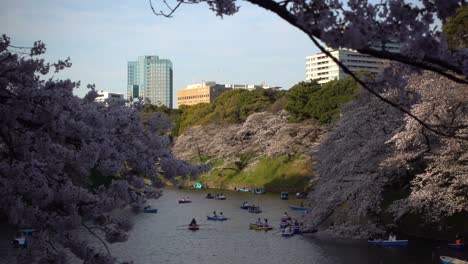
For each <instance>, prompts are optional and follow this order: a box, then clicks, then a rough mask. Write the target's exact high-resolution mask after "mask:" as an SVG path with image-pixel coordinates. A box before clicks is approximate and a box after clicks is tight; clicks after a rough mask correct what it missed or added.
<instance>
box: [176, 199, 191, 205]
mask: <svg viewBox="0 0 468 264" xmlns="http://www.w3.org/2000/svg"><path fill="white" fill-rule="evenodd" d="M191 202H192V201H191V200H187V199H180V200H179V203H180V204H181V203H191Z"/></svg>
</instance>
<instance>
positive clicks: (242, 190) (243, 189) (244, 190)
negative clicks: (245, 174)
mask: <svg viewBox="0 0 468 264" xmlns="http://www.w3.org/2000/svg"><path fill="white" fill-rule="evenodd" d="M237 191H238V192H250V190H249V189H247V188H241V189H237Z"/></svg>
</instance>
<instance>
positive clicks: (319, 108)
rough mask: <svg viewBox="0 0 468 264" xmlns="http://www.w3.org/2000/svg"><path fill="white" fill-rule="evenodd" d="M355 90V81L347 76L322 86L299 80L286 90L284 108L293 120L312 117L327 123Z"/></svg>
mask: <svg viewBox="0 0 468 264" xmlns="http://www.w3.org/2000/svg"><path fill="white" fill-rule="evenodd" d="M357 92H358V85H357V83H356V82H355V81H354V80H353V79H351V78H349V77H348V78H346V79H343V80H335V81H330V82H328V83H326V84H324V85H322V86H320V85H319V84H317V83H315V82H300V83H298V84H296V85H295V86H293V87H292V88H291V89H290V90H289V91H288V92H287V98H288V104H287V105H286V110H288V112H289V113H290V114H291V115H292V118H293V120H304V119H308V118H313V119H315V120H318V121H319V122H320V123H321V124H328V123H331V122H332V121H333V120H335V119H336V118H337V117H338V116H339V114H340V106H342V105H343V104H345V103H347V102H349V101H351V100H352V99H353V98H354V97H355V95H356V93H357Z"/></svg>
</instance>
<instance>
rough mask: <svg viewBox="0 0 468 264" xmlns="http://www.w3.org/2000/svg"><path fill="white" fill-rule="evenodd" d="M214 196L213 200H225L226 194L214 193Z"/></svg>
mask: <svg viewBox="0 0 468 264" xmlns="http://www.w3.org/2000/svg"><path fill="white" fill-rule="evenodd" d="M214 198H215V200H226V196H224V195H216V196H215V197H214Z"/></svg>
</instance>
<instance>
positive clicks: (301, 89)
mask: <svg viewBox="0 0 468 264" xmlns="http://www.w3.org/2000/svg"><path fill="white" fill-rule="evenodd" d="M318 90H320V85H319V84H318V83H317V82H315V81H313V82H300V83H298V84H296V85H294V86H293V87H291V89H289V91H288V92H287V94H286V96H287V99H288V102H287V104H286V110H288V112H289V113H290V114H291V115H292V117H293V119H294V120H297V121H301V120H304V119H306V118H309V117H310V116H309V113H308V112H307V111H306V105H307V102H308V101H309V98H310V96H312V94H313V93H315V92H317V91H318Z"/></svg>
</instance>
